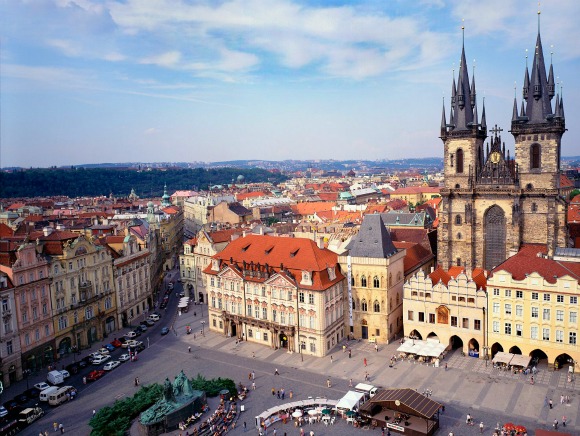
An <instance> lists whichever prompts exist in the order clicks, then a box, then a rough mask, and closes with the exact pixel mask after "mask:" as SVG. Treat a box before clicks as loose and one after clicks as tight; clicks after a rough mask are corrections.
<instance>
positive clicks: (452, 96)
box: [451, 70, 457, 107]
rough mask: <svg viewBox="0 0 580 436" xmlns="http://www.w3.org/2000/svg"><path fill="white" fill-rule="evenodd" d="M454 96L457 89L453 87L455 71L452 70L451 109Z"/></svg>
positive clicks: (453, 103)
mask: <svg viewBox="0 0 580 436" xmlns="http://www.w3.org/2000/svg"><path fill="white" fill-rule="evenodd" d="M456 95H457V87H456V86H455V70H453V84H452V85H451V107H453V106H454V105H455V97H456Z"/></svg>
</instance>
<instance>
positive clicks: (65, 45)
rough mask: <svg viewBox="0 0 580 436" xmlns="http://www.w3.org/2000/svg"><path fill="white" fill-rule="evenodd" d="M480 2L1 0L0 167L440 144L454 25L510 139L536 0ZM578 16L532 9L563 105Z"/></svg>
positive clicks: (407, 153) (386, 152)
mask: <svg viewBox="0 0 580 436" xmlns="http://www.w3.org/2000/svg"><path fill="white" fill-rule="evenodd" d="M485 3H486V4H485V5H483V4H481V2H477V1H475V0H470V1H458V0H453V1H443V0H424V1H419V2H416V3H413V4H408V2H404V1H402V0H401V1H394V2H389V3H388V4H386V3H384V2H378V1H376V0H360V1H354V2H352V1H338V0H336V1H329V2H320V1H306V0H304V1H291V0H271V1H269V2H267V5H266V6H264V2H260V1H257V0H246V1H243V0H226V1H223V2H220V3H219V4H217V3H216V4H215V5H214V4H213V2H204V1H191V2H185V1H179V2H170V3H168V2H166V1H159V2H156V3H153V4H150V3H144V2H139V1H136V0H128V1H125V2H117V1H111V2H108V3H105V4H104V3H102V2H100V1H92V0H39V1H36V2H25V1H22V2H11V1H6V0H4V1H1V2H0V8H1V12H2V14H0V15H1V16H2V17H3V19H2V21H1V23H2V26H1V30H0V32H1V34H0V37H1V38H2V46H3V50H2V53H1V55H0V56H1V58H0V63H1V66H2V68H0V79H1V80H0V87H1V91H2V92H1V93H0V104H1V107H2V111H1V112H0V125H1V126H2V129H1V130H0V168H8V167H21V168H29V167H31V166H32V167H37V168H47V167H51V166H82V165H91V164H98V163H101V162H110V163H112V164H119V163H127V162H129V161H134V162H147V163H158V162H183V163H187V162H191V163H194V162H202V163H212V162H220V161H221V162H223V161H232V160H249V161H252V160H261V161H285V160H297V161H308V160H367V161H380V160H401V159H422V158H442V156H443V145H442V143H441V140H440V139H439V134H440V131H439V125H440V120H441V103H442V99H443V98H444V100H445V106H446V108H447V110H449V99H450V90H451V82H452V77H453V76H452V74H453V72H452V71H453V69H455V70H457V69H458V59H459V57H460V54H461V47H462V30H461V27H462V25H463V26H465V33H464V35H465V50H466V56H467V59H468V63H469V67H470V71H469V72H470V75H472V74H473V72H474V71H475V81H476V88H477V101H478V103H477V105H478V109H479V111H480V113H481V108H482V102H483V98H484V97H485V106H486V114H487V120H488V126H490V127H491V126H493V125H495V124H497V125H498V126H500V127H502V128H503V129H504V132H503V133H504V135H503V136H502V140H503V141H504V142H505V143H506V146H507V148H508V149H510V150H513V137H512V136H511V134H509V132H508V130H509V127H510V122H511V113H512V108H513V98H514V92H515V95H516V97H517V101H518V105H519V104H521V94H522V92H521V88H522V85H523V76H524V70H525V65H526V49H527V50H528V53H533V48H534V47H533V46H534V44H535V41H536V35H537V32H538V14H537V13H538V5H537V4H536V3H535V2H528V1H525V0H510V1H499V0H492V1H490V2H485ZM579 15H580V2H577V1H575V0H563V1H560V2H558V3H557V4H547V5H542V9H541V15H540V20H541V37H542V45H543V50H544V56H545V62H546V64H547V65H548V66H549V64H550V58H553V64H554V72H555V75H556V76H557V81H558V82H559V85H558V92H559V93H562V95H564V94H565V103H564V107H565V113H566V117H567V118H568V120H573V119H577V118H578V116H579V112H580V110H579V104H578V102H579V101H580V99H579V98H578V97H579V92H578V87H577V86H576V84H574V83H573V84H572V86H568V85H566V86H564V85H565V82H568V83H569V82H570V81H571V80H574V79H576V77H577V72H578V71H579V70H580V68H579V67H580V62H579V57H580V47H579V46H578V45H577V43H576V41H578V40H580V29H579V28H578V26H577V25H576V23H575V17H577V16H579ZM462 20H464V21H462ZM551 53H553V54H551ZM474 60H475V63H474ZM528 61H529V65H530V66H531V59H528ZM455 75H456V76H457V71H455ZM514 82H515V91H514ZM563 88H566V91H565V92H563ZM552 103H553V102H552ZM424 120H427V121H426V122H425V121H424ZM567 127H568V132H567V133H566V134H565V135H564V137H563V141H562V155H563V156H567V155H575V154H577V153H576V152H575V150H574V146H573V144H574V143H578V142H579V139H580V138H579V136H580V134H579V132H578V128H577V127H576V125H573V124H572V123H571V122H568V123H567ZM129 156H131V157H132V158H129V159H128V157H129ZM354 156H356V157H354ZM133 158H136V159H133Z"/></svg>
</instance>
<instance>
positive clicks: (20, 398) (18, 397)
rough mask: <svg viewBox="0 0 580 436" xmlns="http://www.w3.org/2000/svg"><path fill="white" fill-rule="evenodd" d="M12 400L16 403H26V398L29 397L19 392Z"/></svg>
mask: <svg viewBox="0 0 580 436" xmlns="http://www.w3.org/2000/svg"><path fill="white" fill-rule="evenodd" d="M14 400H15V401H16V402H17V403H18V404H26V403H28V400H30V398H28V396H27V395H26V394H20V395H16V396H15V397H14Z"/></svg>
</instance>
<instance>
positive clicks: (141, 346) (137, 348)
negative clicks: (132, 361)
mask: <svg viewBox="0 0 580 436" xmlns="http://www.w3.org/2000/svg"><path fill="white" fill-rule="evenodd" d="M144 349H145V345H143V342H139V343H138V344H137V346H136V347H135V350H136V351H139V352H141V351H143V350H144Z"/></svg>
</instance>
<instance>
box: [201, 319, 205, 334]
mask: <svg viewBox="0 0 580 436" xmlns="http://www.w3.org/2000/svg"><path fill="white" fill-rule="evenodd" d="M204 326H205V321H203V320H202V321H201V335H202V336H205V334H204V330H203V329H204Z"/></svg>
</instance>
